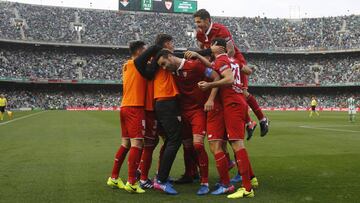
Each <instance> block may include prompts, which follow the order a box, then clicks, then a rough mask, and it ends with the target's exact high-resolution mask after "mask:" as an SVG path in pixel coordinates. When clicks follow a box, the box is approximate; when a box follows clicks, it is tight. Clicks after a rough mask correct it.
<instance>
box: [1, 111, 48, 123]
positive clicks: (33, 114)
mask: <svg viewBox="0 0 360 203" xmlns="http://www.w3.org/2000/svg"><path fill="white" fill-rule="evenodd" d="M45 112H46V111H40V112H37V113H32V114H29V115H26V116H22V117H20V118H15V119H13V120H9V121H5V122H3V123H0V126H2V125H6V124H8V123H12V122H14V121H18V120H21V119H25V118H29V117H32V116H36V115H39V114H42V113H45Z"/></svg>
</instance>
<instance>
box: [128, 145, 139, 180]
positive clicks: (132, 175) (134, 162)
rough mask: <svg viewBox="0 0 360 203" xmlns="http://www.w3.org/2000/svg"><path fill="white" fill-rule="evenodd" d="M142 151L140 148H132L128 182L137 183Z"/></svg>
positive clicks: (129, 158) (129, 159)
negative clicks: (137, 171)
mask: <svg viewBox="0 0 360 203" xmlns="http://www.w3.org/2000/svg"><path fill="white" fill-rule="evenodd" d="M141 152H142V149H141V148H138V147H130V151H129V157H128V182H129V183H130V184H132V185H133V184H135V183H136V170H137V169H138V167H139V164H140V159H141Z"/></svg>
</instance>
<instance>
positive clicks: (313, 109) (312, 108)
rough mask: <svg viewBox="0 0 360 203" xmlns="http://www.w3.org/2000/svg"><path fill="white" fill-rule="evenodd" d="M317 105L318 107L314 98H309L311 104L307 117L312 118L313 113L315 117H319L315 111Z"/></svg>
mask: <svg viewBox="0 0 360 203" xmlns="http://www.w3.org/2000/svg"><path fill="white" fill-rule="evenodd" d="M317 105H318V103H317V101H316V99H315V97H311V103H310V106H311V111H310V115H309V117H312V116H313V113H315V114H316V115H317V116H319V112H317V111H316V107H317Z"/></svg>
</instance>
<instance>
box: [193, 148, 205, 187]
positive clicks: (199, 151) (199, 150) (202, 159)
mask: <svg viewBox="0 0 360 203" xmlns="http://www.w3.org/2000/svg"><path fill="white" fill-rule="evenodd" d="M194 148H195V151H196V153H197V158H198V162H199V168H200V176H201V180H200V182H201V183H209V180H208V179H209V158H208V155H207V153H206V151H205V148H204V145H203V144H201V143H195V144H194Z"/></svg>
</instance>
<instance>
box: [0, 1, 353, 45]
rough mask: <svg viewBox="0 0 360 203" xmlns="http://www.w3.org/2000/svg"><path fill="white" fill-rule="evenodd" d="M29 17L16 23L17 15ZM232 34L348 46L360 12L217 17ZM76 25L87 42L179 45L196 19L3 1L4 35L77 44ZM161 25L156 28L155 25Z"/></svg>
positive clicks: (247, 39)
mask: <svg viewBox="0 0 360 203" xmlns="http://www.w3.org/2000/svg"><path fill="white" fill-rule="evenodd" d="M14 18H19V19H23V20H24V22H25V23H23V26H22V28H23V30H24V38H22V37H21V36H22V34H21V29H20V27H21V25H20V26H17V27H16V26H15V25H14V24H13V23H12V19H14ZM214 21H215V22H220V23H223V24H224V25H226V26H228V27H229V29H230V31H231V32H232V34H233V36H234V39H235V40H236V44H237V45H238V46H239V47H240V48H241V49H242V50H243V51H246V50H260V51H261V50H274V49H276V50H288V51H289V50H293V49H304V50H308V49H310V50H312V49H324V48H325V47H326V48H327V49H348V48H359V47H360V29H358V28H359V27H360V15H349V16H338V17H324V18H303V19H269V18H266V17H264V18H260V17H255V18H247V17H241V18H239V17H215V18H214ZM71 23H80V24H81V25H83V26H82V29H81V31H80V33H81V39H82V41H81V43H84V44H102V45H125V46H126V45H127V43H128V42H129V41H130V40H134V39H145V40H146V41H148V42H149V41H151V42H152V41H153V36H155V34H154V33H155V32H157V33H159V32H161V31H163V32H165V31H166V33H168V34H171V35H172V36H174V39H176V40H175V44H176V46H177V47H191V46H193V45H194V41H193V39H192V38H191V36H192V34H191V32H193V31H194V25H193V24H194V23H193V18H192V17H191V16H190V15H186V14H162V13H160V14H159V13H145V12H125V11H108V10H94V9H78V8H62V7H49V6H35V5H28V4H19V3H10V2H1V3H0V38H5V39H25V40H35V41H46V42H65V43H69V42H77V40H78V38H77V33H76V31H75V29H74V28H73V27H72V26H71ZM154 28H156V29H154Z"/></svg>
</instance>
